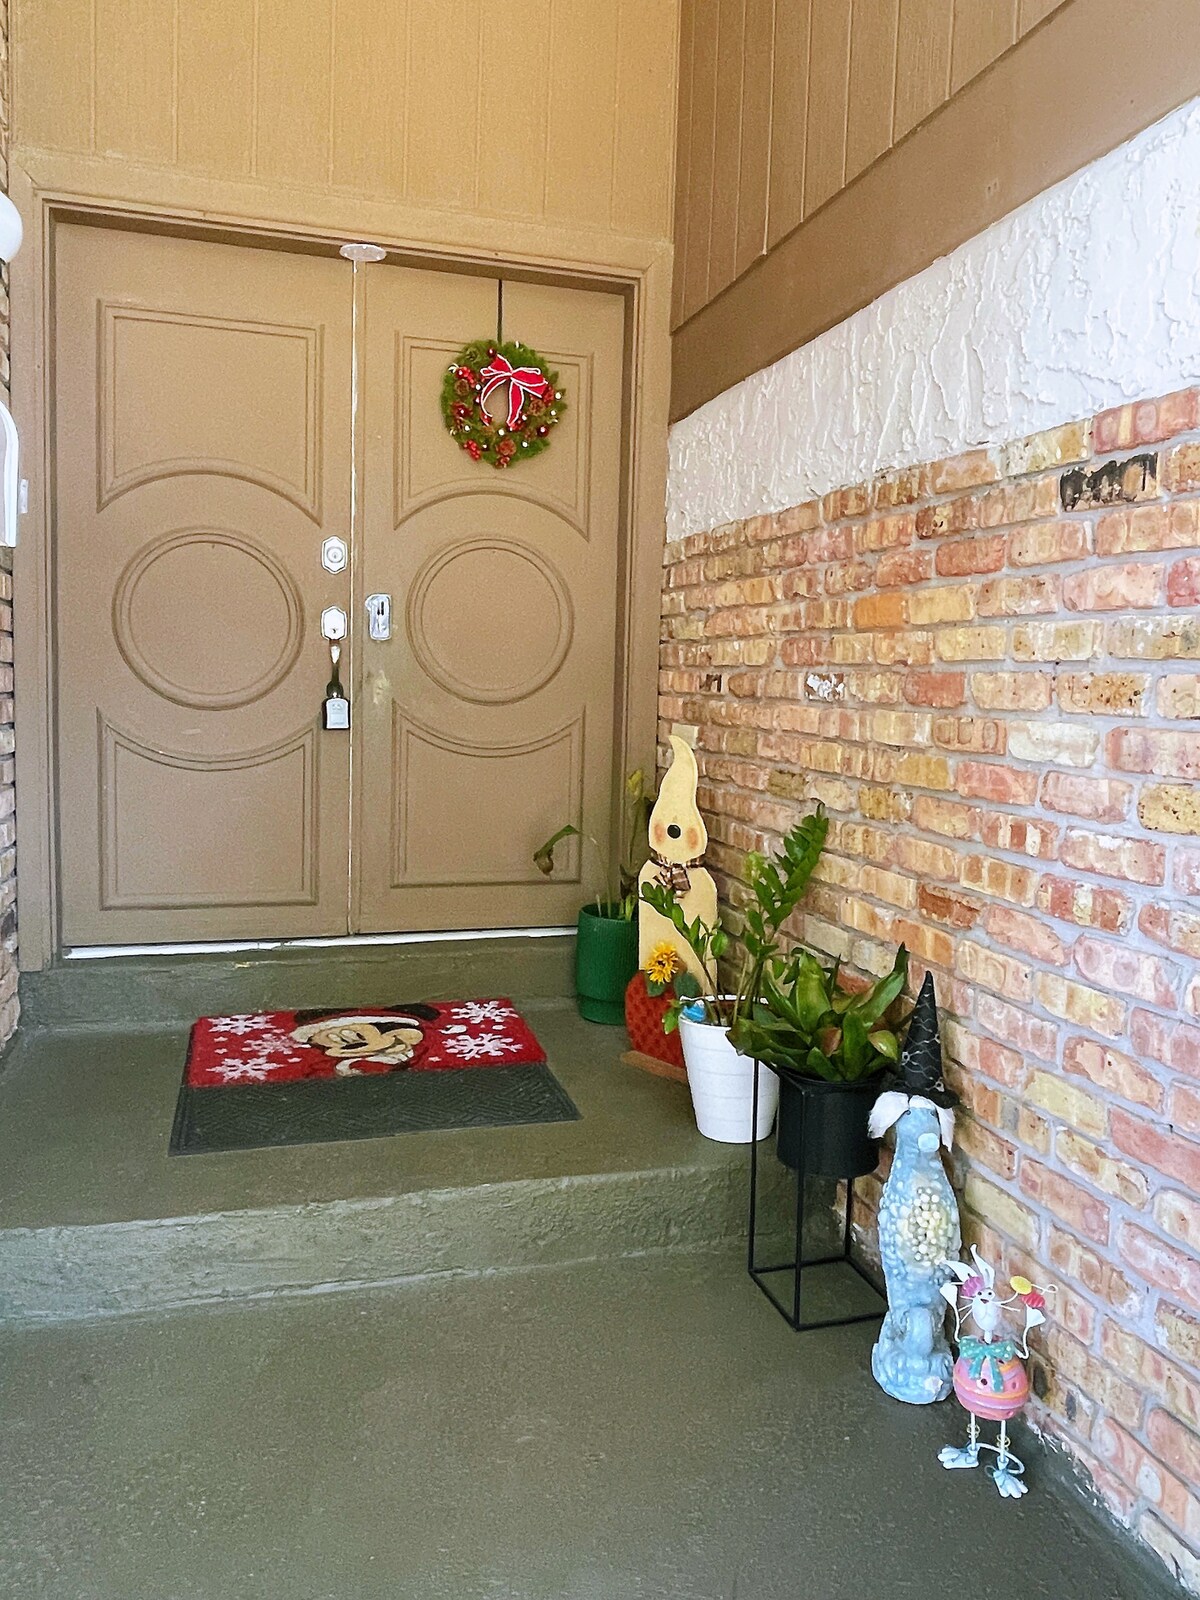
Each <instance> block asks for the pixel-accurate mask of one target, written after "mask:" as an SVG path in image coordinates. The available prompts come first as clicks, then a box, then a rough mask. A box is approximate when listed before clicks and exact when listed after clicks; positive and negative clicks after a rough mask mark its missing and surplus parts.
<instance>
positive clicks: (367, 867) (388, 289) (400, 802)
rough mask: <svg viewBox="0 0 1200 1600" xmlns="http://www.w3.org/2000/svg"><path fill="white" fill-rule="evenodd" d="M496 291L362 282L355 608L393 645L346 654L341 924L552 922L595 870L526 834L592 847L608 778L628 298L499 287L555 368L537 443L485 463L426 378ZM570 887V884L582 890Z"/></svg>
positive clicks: (448, 357) (437, 282)
mask: <svg viewBox="0 0 1200 1600" xmlns="http://www.w3.org/2000/svg"><path fill="white" fill-rule="evenodd" d="M496 290H497V285H496V283H495V281H494V280H489V279H484V278H469V277H461V276H456V275H452V274H450V273H438V272H422V271H415V270H412V269H407V268H402V267H391V266H382V267H377V268H372V269H368V271H367V272H366V273H365V274H364V301H365V303H364V307H363V317H364V327H365V338H364V341H363V346H362V348H363V350H364V371H363V392H362V405H363V418H364V461H363V469H364V470H363V482H364V484H365V501H364V507H363V517H362V543H361V546H360V550H361V557H360V561H359V570H358V573H357V574H356V577H357V583H356V592H357V595H358V618H359V622H360V624H361V623H362V622H363V621H364V612H363V602H364V601H365V598H366V596H367V595H369V594H372V593H385V594H388V595H390V597H391V604H392V632H391V638H390V639H389V640H387V641H386V642H376V641H372V640H370V639H369V638H367V637H366V630H365V627H363V628H362V643H361V646H360V648H359V649H358V650H357V652H356V655H357V658H358V671H359V691H358V694H357V696H356V700H357V714H356V716H355V730H354V738H355V759H354V789H355V795H356V801H355V803H356V807H357V828H356V830H355V833H356V838H357V841H358V849H357V863H356V866H357V871H356V885H357V890H356V892H357V898H358V909H357V916H356V919H355V920H356V925H357V926H358V927H360V928H361V929H362V930H363V931H364V932H373V931H381V930H391V929H426V928H462V927H484V928H486V927H530V926H538V925H548V924H555V923H562V922H568V921H572V920H573V919H574V916H575V913H576V911H577V910H578V907H579V904H580V902H581V900H582V899H583V897H584V894H585V893H586V894H591V893H593V892H594V889H595V881H594V880H595V871H594V858H592V857H591V856H590V853H589V856H588V857H587V858H585V860H584V861H583V863H582V869H583V870H582V871H581V861H580V853H579V851H578V850H577V849H574V848H572V849H569V850H568V851H567V852H566V853H565V854H564V856H563V858H562V859H563V866H562V869H561V870H560V871H559V872H557V873H556V874H555V878H554V880H553V881H548V880H547V879H545V878H543V877H542V876H541V875H540V874H539V873H538V871H537V869H536V868H535V867H534V865H533V862H532V859H531V858H532V853H533V851H534V849H536V847H537V845H538V844H540V843H541V841H542V840H543V839H544V838H546V837H547V835H548V834H550V833H552V832H553V831H554V830H555V829H556V828H558V827H560V826H561V825H562V824H563V823H564V822H572V823H574V824H575V825H576V826H577V827H580V828H583V829H584V830H585V831H586V832H587V833H589V834H593V835H594V836H595V837H596V838H597V839H600V840H607V838H608V836H609V824H610V814H611V805H612V788H613V760H614V755H613V710H614V692H615V681H616V679H615V669H616V632H617V590H618V552H619V537H618V535H619V520H620V505H619V485H620V470H621V391H622V371H621V368H622V360H623V338H624V306H623V302H622V300H621V299H620V298H619V297H618V296H616V295H608V294H601V293H593V292H589V291H582V290H574V289H558V288H546V287H543V286H535V285H529V284H513V283H506V284H505V286H504V335H505V338H513V339H519V340H521V341H522V342H523V343H525V344H527V345H531V346H533V348H534V349H536V350H537V351H538V353H539V354H540V355H541V356H542V357H543V358H544V359H545V361H546V363H547V365H548V366H550V367H552V368H554V369H556V370H557V372H558V374H559V381H560V387H561V388H562V389H563V391H564V393H565V395H566V398H567V401H568V410H567V412H566V414H565V415H564V417H563V418H562V420H561V421H560V423H559V425H558V426H557V428H556V429H555V431H554V434H553V436H552V442H551V445H550V448H549V449H547V450H546V451H544V452H543V453H542V454H541V455H540V456H538V457H536V458H535V459H533V460H527V461H521V462H519V463H517V464H515V465H514V466H512V467H511V468H508V469H504V470H502V471H497V470H496V469H495V468H494V467H491V466H489V465H487V464H486V463H483V462H474V461H472V460H471V459H470V457H469V456H468V455H467V454H466V453H465V452H464V451H463V450H461V449H460V448H459V446H458V445H457V444H456V443H455V442H454V440H453V439H451V437H450V435H449V433H448V432H447V431H446V429H445V427H444V425H443V422H442V417H441V411H440V406H439V396H440V391H441V383H442V376H443V374H444V372H445V369H446V367H447V366H448V365H449V364H450V363H451V362H452V361H453V359H454V357H455V356H456V355H457V353H458V351H459V350H460V349H461V347H462V346H463V345H464V344H466V343H468V342H469V341H470V340H472V339H477V338H480V337H485V336H486V335H487V334H488V333H489V332H491V330H493V329H494V328H495V326H496V310H497V296H496ZM581 879H582V882H583V886H582V888H581Z"/></svg>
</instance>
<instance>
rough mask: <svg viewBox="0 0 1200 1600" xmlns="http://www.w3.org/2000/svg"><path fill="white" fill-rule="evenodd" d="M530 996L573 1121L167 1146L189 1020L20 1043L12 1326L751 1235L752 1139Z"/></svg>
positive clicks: (9, 1250)
mask: <svg viewBox="0 0 1200 1600" xmlns="http://www.w3.org/2000/svg"><path fill="white" fill-rule="evenodd" d="M372 992H373V991H372ZM459 992H462V991H459ZM359 993H360V995H361V991H359ZM519 1004H520V1005H521V1008H522V1010H523V1011H524V1013H525V1015H526V1017H527V1018H528V1020H529V1022H530V1023H531V1025H532V1026H533V1028H534V1030H535V1031H536V1032H537V1034H538V1036H539V1038H540V1039H541V1041H542V1043H543V1045H544V1046H545V1048H546V1051H547V1055H548V1058H549V1062H550V1065H551V1067H552V1069H553V1070H554V1072H555V1073H556V1074H557V1076H558V1077H559V1079H560V1080H561V1082H562V1083H563V1085H564V1086H565V1088H566V1089H567V1091H568V1092H569V1093H570V1095H571V1096H572V1098H573V1099H574V1101H575V1103H576V1105H577V1106H578V1108H579V1110H580V1112H581V1119H580V1120H579V1121H578V1122H572V1123H557V1124H546V1125H539V1126H531V1127H515V1128H497V1129H462V1130H454V1131H450V1132H440V1133H414V1134H402V1135H399V1136H397V1137H394V1138H382V1139H369V1140H361V1141H356V1142H352V1143H341V1144H322V1145H303V1146H294V1147H290V1148H286V1149H277V1150H252V1151H235V1152H229V1153H223V1154H220V1155H215V1156H186V1157H179V1156H174V1157H173V1156H169V1155H168V1154H167V1140H168V1136H169V1133H170V1127H171V1119H172V1115H173V1112H174V1106H175V1099H176V1095H177V1092H178V1088H179V1081H180V1075H181V1072H182V1068H183V1060H184V1050H185V1045H186V1039H187V1029H186V1028H180V1027H175V1028H172V1029H166V1030H142V1031H129V1030H125V1031H122V1032H116V1031H114V1030H111V1029H97V1028H92V1029H54V1030H47V1029H41V1030H27V1031H26V1032H25V1033H24V1034H23V1035H22V1036H21V1037H20V1039H19V1040H18V1043H17V1045H16V1047H15V1049H14V1051H13V1053H12V1056H11V1057H10V1059H9V1061H8V1063H7V1066H6V1070H5V1072H4V1074H3V1076H2V1077H0V1319H3V1320H9V1321H28V1320H34V1321H59V1320H64V1319H72V1318H80V1317H93V1316H108V1315H122V1314H128V1313H133V1312H145V1311H158V1310H163V1309H166V1308H168V1307H174V1306H184V1305H190V1304H199V1303H205V1302H214V1301H232V1300H241V1299H253V1298H257V1297H262V1296H270V1295H286V1294H304V1293H312V1292H315V1291H320V1290H328V1289H349V1288H356V1287H360V1286H363V1285H371V1284H384V1283H394V1282H399V1281H403V1280H406V1279H412V1278H420V1277H432V1276H439V1275H446V1274H454V1273H465V1272H487V1271H497V1270H513V1269H517V1268H529V1267H541V1266H546V1265H549V1264H562V1263H567V1262H576V1261H585V1260H593V1259H608V1258H617V1257H621V1256H630V1255H639V1254H642V1253H645V1252H651V1251H667V1250H691V1249H695V1248H699V1247H708V1246H713V1245H718V1244H724V1243H729V1242H731V1241H734V1240H739V1239H741V1238H743V1237H744V1232H745V1224H746V1199H747V1193H746V1191H747V1175H748V1152H747V1150H746V1149H745V1147H742V1146H732V1145H718V1144H713V1143H711V1142H709V1141H708V1140H705V1139H702V1138H701V1137H700V1135H699V1134H698V1133H697V1131H696V1128H695V1124H694V1121H693V1119H692V1114H691V1105H690V1100H689V1097H688V1093H687V1090H686V1088H685V1087H683V1086H681V1085H679V1084H675V1083H671V1082H668V1081H666V1080H664V1079H661V1078H656V1077H652V1076H650V1075H648V1074H646V1073H642V1072H638V1071H636V1070H633V1069H631V1068H629V1067H626V1066H624V1065H622V1064H621V1063H620V1061H619V1052H620V1051H621V1049H622V1048H623V1047H624V1045H625V1043H626V1039H625V1034H624V1030H622V1029H617V1028H602V1027H596V1026H594V1025H592V1024H589V1023H586V1022H583V1021H581V1020H580V1018H579V1017H578V1015H577V1014H576V1012H575V1009H574V1006H573V1005H571V1004H570V1003H569V1002H563V1001H558V1002H552V1001H538V1000H535V999H521V1000H520V1001H519ZM781 1170H782V1169H780V1171H781ZM780 1193H782V1190H780Z"/></svg>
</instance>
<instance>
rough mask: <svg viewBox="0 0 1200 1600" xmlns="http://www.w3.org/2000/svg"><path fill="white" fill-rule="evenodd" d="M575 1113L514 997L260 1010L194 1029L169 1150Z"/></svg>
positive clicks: (249, 1146) (205, 1020)
mask: <svg viewBox="0 0 1200 1600" xmlns="http://www.w3.org/2000/svg"><path fill="white" fill-rule="evenodd" d="M476 1067H483V1068H486V1069H487V1070H486V1071H482V1072H476V1071H474V1070H473V1069H474V1068H476ZM578 1118H579V1111H578V1109H577V1108H576V1106H575V1104H574V1102H573V1101H572V1099H571V1097H570V1095H569V1094H568V1093H567V1091H566V1090H565V1089H564V1088H563V1086H562V1084H561V1083H559V1081H558V1079H557V1078H556V1077H555V1076H554V1074H553V1073H552V1072H551V1070H550V1068H549V1067H548V1066H547V1065H546V1055H545V1051H544V1050H543V1049H542V1047H541V1045H540V1044H539V1043H538V1041H537V1039H536V1038H535V1037H534V1034H533V1031H532V1029H531V1028H530V1027H529V1025H528V1024H527V1023H526V1022H525V1021H524V1019H523V1018H522V1017H521V1015H520V1013H519V1012H518V1011H517V1009H516V1007H515V1006H514V1005H513V1003H512V1001H511V1000H507V999H497V1000H444V1001H438V1002H436V1003H433V1004H427V1005H426V1004H423V1005H411V1006H353V1007H348V1008H346V1009H343V1010H340V1011H261V1012H253V1013H249V1014H246V1015H242V1016H235V1017H201V1018H200V1020H199V1022H197V1023H196V1025H195V1027H194V1028H193V1029H192V1036H191V1040H190V1042H189V1045H188V1055H187V1064H186V1066H185V1068H184V1075H183V1083H182V1085H181V1086H180V1090H179V1100H178V1103H177V1105H176V1108H175V1120H174V1124H173V1126H172V1129H171V1141H170V1153H171V1154H172V1155H215V1154H217V1153H218V1152H221V1151H229V1150H254V1149H267V1148H271V1147H275V1146H280V1145H295V1144H322V1143H325V1142H327V1141H333V1140H338V1141H340V1140H345V1139H379V1138H386V1137H388V1136H390V1135H392V1134H398V1133H432V1132H437V1131H440V1130H442V1129H449V1128H503V1127H513V1126H515V1125H517V1124H520V1123H536V1122H575V1121H577V1120H578Z"/></svg>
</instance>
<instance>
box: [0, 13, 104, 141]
mask: <svg viewBox="0 0 1200 1600" xmlns="http://www.w3.org/2000/svg"><path fill="white" fill-rule="evenodd" d="M12 34H13V66H12V87H13V104H12V106H11V107H10V108H9V111H10V119H11V126H12V139H13V143H14V144H22V145H26V146H29V147H30V148H32V149H46V150H90V149H91V145H92V103H93V102H92V96H93V92H94V87H95V86H94V83H93V79H92V0H55V4H54V5H53V6H49V5H47V4H46V0H17V3H16V4H15V7H14V14H13V19H12ZM64 39H70V40H72V41H73V42H72V46H71V48H70V49H69V50H64V49H63V48H62V41H63V40H64ZM50 62H53V63H54V68H53V71H48V70H47V64H48V63H50Z"/></svg>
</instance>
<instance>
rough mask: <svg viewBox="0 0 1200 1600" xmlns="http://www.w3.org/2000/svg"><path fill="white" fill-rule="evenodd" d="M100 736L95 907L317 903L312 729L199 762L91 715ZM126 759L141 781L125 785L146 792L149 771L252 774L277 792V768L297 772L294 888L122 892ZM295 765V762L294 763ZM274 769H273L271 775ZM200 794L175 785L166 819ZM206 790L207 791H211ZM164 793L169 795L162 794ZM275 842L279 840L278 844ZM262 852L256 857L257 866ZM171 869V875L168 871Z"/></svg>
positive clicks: (182, 812) (316, 758)
mask: <svg viewBox="0 0 1200 1600" xmlns="http://www.w3.org/2000/svg"><path fill="white" fill-rule="evenodd" d="M96 723H97V733H98V737H99V769H100V796H101V803H100V883H101V895H100V904H101V907H102V909H104V910H106V911H134V910H156V911H161V910H170V911H191V910H199V909H201V908H204V909H210V908H215V907H220V906H260V905H271V906H313V905H316V903H317V895H318V865H317V863H318V828H319V820H318V812H317V766H318V761H319V754H318V749H317V736H316V729H315V728H314V727H313V726H311V725H309V726H307V727H303V728H298V729H297V730H296V731H295V732H294V733H292V734H290V735H288V736H287V737H285V738H283V739H279V740H277V741H275V743H273V744H268V745H263V746H261V747H260V748H259V749H257V750H243V751H238V752H235V753H233V754H226V755H197V754H195V753H194V752H193V751H188V750H169V749H165V748H163V747H162V746H161V745H156V744H151V743H149V742H148V741H147V740H144V739H139V738H138V737H137V736H136V735H134V734H132V733H129V732H128V731H127V730H125V729H123V728H118V727H117V726H116V725H115V724H114V723H112V722H110V721H109V720H108V719H107V717H105V715H104V713H103V711H98V712H97V713H96ZM123 755H125V756H128V757H130V758H132V760H134V761H139V762H141V763H142V770H141V774H140V777H139V778H134V777H133V776H132V774H131V776H130V780H129V781H130V783H131V784H136V785H138V786H139V787H140V788H141V789H142V790H143V792H144V791H145V789H146V788H147V787H148V786H149V782H150V781H151V780H149V778H148V774H149V773H150V771H151V770H152V769H158V774H161V772H163V771H165V772H176V773H189V772H193V773H197V774H199V775H200V776H201V780H202V779H203V778H204V777H216V776H219V775H221V774H223V773H230V772H257V773H261V774H263V777H264V779H265V781H266V782H268V783H270V785H271V787H272V790H273V791H274V792H275V793H278V792H279V787H280V783H281V780H282V779H283V777H284V774H283V773H282V772H281V771H279V770H278V769H279V768H280V767H281V765H282V764H283V763H285V762H290V763H291V765H292V766H293V767H295V768H296V769H297V776H296V777H295V778H294V779H293V783H294V786H295V801H296V803H295V806H294V818H295V820H296V821H297V822H298V823H299V824H300V830H299V851H298V855H297V864H298V867H299V870H298V872H297V874H296V880H297V881H296V883H295V885H294V886H293V887H291V888H288V887H286V886H284V885H280V886H279V887H278V888H277V889H274V890H272V889H267V890H265V891H264V890H262V889H255V891H254V892H252V893H251V892H247V890H245V889H243V890H242V891H241V892H238V891H236V890H235V891H234V892H232V893H230V892H223V893H207V894H206V893H192V894H172V893H170V892H159V893H154V892H148V891H147V890H145V889H142V890H140V891H137V890H130V889H124V888H122V885H121V874H122V849H121V844H122V833H121V821H122V798H123V796H122V793H121V790H122V784H123V782H124V779H123V776H122V764H121V757H122V756H123ZM296 758H298V760H297V759H296ZM272 769H275V770H272ZM159 786H160V788H161V789H163V790H167V785H166V784H163V783H162V780H161V776H159ZM202 787H203V785H202V782H201V783H200V784H197V785H194V786H192V792H191V793H190V795H189V792H188V788H187V785H186V783H182V782H181V783H179V784H178V785H177V804H176V805H174V806H173V807H172V808H171V813H170V814H171V815H173V816H175V817H178V818H180V819H182V818H184V817H186V816H187V815H188V814H189V812H190V811H191V809H192V807H193V806H195V805H199V804H203V800H202V797H201V796H200V795H199V794H197V793H196V792H195V791H196V790H199V789H201V788H202ZM209 787H211V785H210V786H209ZM167 792H168V793H169V790H167ZM229 822H230V826H231V829H232V828H233V827H234V826H235V825H236V818H234V817H230V819H229ZM276 842H277V841H276ZM263 853H264V852H261V851H259V852H256V854H258V855H259V858H260V859H261V857H262V854H263ZM172 870H176V869H175V868H174V866H173V868H172Z"/></svg>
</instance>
